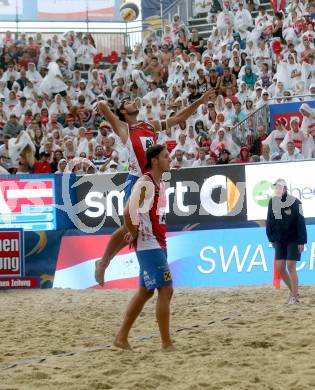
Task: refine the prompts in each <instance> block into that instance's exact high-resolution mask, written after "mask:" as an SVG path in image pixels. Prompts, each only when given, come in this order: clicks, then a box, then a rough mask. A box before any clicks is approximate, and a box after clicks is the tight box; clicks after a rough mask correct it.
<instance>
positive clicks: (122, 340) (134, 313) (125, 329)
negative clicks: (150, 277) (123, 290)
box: [114, 286, 154, 349]
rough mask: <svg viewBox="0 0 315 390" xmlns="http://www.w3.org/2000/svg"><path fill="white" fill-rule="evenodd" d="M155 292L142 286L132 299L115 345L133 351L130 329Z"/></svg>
mask: <svg viewBox="0 0 315 390" xmlns="http://www.w3.org/2000/svg"><path fill="white" fill-rule="evenodd" d="M153 294H154V290H147V289H146V288H145V287H143V286H140V287H139V289H138V291H137V293H136V294H135V295H134V296H133V297H132V299H131V301H130V302H129V304H128V307H127V310H126V313H125V317H124V319H123V322H122V324H121V327H120V329H119V332H118V334H117V336H116V338H115V341H114V345H115V346H116V347H119V348H123V349H131V347H130V345H129V343H128V335H129V332H130V329H131V327H132V325H133V323H134V322H135V320H136V319H137V317H138V316H139V314H140V313H141V310H142V309H143V306H144V305H145V303H146V302H147V301H148V300H149V299H150V298H151V297H152V296H153Z"/></svg>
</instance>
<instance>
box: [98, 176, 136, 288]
mask: <svg viewBox="0 0 315 390" xmlns="http://www.w3.org/2000/svg"><path fill="white" fill-rule="evenodd" d="M137 180H138V177H136V176H132V175H128V177H127V180H126V185H125V188H124V191H125V197H124V204H125V205H126V204H127V202H128V199H129V198H130V195H131V191H132V188H133V186H134V185H135V183H136V182H137ZM126 233H127V229H126V227H125V226H124V225H123V226H121V227H120V228H119V229H117V230H116V231H115V232H114V233H113V234H112V236H111V238H110V240H109V242H108V245H107V247H106V249H105V252H104V254H103V257H102V258H101V259H100V260H98V261H96V262H95V280H96V282H97V283H98V284H99V285H100V286H103V285H104V275H105V270H106V268H107V267H108V266H109V263H110V262H111V260H112V259H113V258H114V257H115V255H116V254H117V253H118V252H119V251H120V250H121V249H122V248H124V247H125V246H126V245H127V243H126V242H125V241H124V237H125V234H126Z"/></svg>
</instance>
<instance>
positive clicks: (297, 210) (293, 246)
mask: <svg viewBox="0 0 315 390" xmlns="http://www.w3.org/2000/svg"><path fill="white" fill-rule="evenodd" d="M274 191H275V196H274V197H272V198H271V199H270V201H269V204H268V214H267V221H266V234H267V237H268V240H269V241H270V242H271V244H272V246H273V247H274V248H275V259H276V267H277V270H278V272H279V274H280V277H281V279H282V280H283V281H284V282H285V284H286V285H287V287H288V289H289V298H288V300H287V303H288V304H297V303H299V294H298V276H297V273H296V263H297V261H299V260H300V258H301V253H302V252H303V251H304V245H305V244H306V243H307V232H306V225H305V220H304V216H303V210H302V203H301V201H300V200H299V199H297V198H295V197H293V196H291V195H289V193H288V185H287V183H286V182H285V180H283V179H278V180H276V182H275V183H274Z"/></svg>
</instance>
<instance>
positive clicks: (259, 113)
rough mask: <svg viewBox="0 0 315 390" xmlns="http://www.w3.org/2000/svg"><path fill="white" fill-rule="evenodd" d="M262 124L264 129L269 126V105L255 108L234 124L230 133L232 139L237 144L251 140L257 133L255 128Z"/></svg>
mask: <svg viewBox="0 0 315 390" xmlns="http://www.w3.org/2000/svg"><path fill="white" fill-rule="evenodd" d="M259 126H263V127H264V128H265V129H266V130H267V129H268V128H269V106H268V104H265V105H263V106H261V107H259V108H258V109H257V110H255V111H254V112H253V113H251V114H250V115H248V116H247V118H245V119H243V120H242V121H241V122H239V123H238V124H237V125H235V126H234V127H233V128H232V130H231V133H232V134H233V139H234V140H235V142H236V143H237V144H239V145H243V144H248V143H251V142H253V138H254V137H255V136H256V135H257V128H258V127H259Z"/></svg>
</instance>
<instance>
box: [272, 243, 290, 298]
mask: <svg viewBox="0 0 315 390" xmlns="http://www.w3.org/2000/svg"><path fill="white" fill-rule="evenodd" d="M275 257H276V265H277V270H278V272H279V274H280V277H281V279H282V280H283V281H284V283H285V284H286V285H287V287H288V289H289V290H290V291H291V292H292V286H291V279H290V275H289V274H288V272H287V268H286V259H287V245H286V244H285V243H282V242H275Z"/></svg>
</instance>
